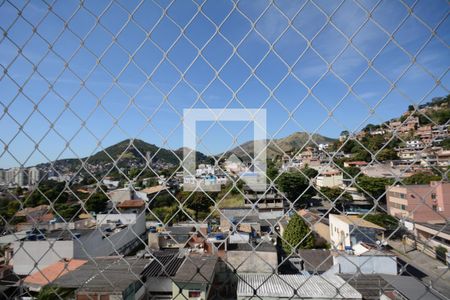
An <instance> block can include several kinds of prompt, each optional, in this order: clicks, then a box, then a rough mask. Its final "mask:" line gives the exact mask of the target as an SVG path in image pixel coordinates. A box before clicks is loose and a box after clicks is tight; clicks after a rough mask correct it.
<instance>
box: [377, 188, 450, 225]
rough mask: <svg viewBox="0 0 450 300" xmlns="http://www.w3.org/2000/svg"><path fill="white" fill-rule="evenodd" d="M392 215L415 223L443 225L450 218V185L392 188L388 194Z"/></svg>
mask: <svg viewBox="0 0 450 300" xmlns="http://www.w3.org/2000/svg"><path fill="white" fill-rule="evenodd" d="M386 195H387V196H386V198H387V199H386V202H387V208H388V212H389V214H390V215H392V216H394V217H397V218H406V219H409V220H411V221H413V222H427V223H443V222H446V221H448V220H449V218H450V183H449V182H431V183H430V184H414V185H404V186H400V185H397V186H391V187H388V188H387V193H386Z"/></svg>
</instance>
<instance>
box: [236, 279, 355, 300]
mask: <svg viewBox="0 0 450 300" xmlns="http://www.w3.org/2000/svg"><path fill="white" fill-rule="evenodd" d="M255 298H257V299H267V300H278V299H362V296H361V294H360V293H359V292H358V291H357V290H356V289H355V288H353V287H352V286H351V285H350V284H348V283H347V282H346V281H344V280H343V279H342V278H340V277H339V276H337V275H328V274H327V275H301V274H291V275H273V274H257V273H243V274H239V280H238V285H237V299H238V300H247V299H255Z"/></svg>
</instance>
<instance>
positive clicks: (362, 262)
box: [330, 243, 398, 275]
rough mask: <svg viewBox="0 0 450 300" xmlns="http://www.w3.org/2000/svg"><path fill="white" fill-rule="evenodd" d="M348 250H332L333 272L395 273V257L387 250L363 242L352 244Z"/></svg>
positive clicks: (331, 270)
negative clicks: (351, 247) (349, 250)
mask: <svg viewBox="0 0 450 300" xmlns="http://www.w3.org/2000/svg"><path fill="white" fill-rule="evenodd" d="M353 248H354V250H353V251H352V252H351V253H350V252H344V251H333V252H332V254H333V267H332V268H331V269H330V272H331V273H334V274H389V275H397V274H398V272H397V257H396V256H395V255H394V254H392V253H390V252H387V251H382V250H378V249H376V247H371V246H368V245H366V244H364V243H358V244H356V245H354V247H353Z"/></svg>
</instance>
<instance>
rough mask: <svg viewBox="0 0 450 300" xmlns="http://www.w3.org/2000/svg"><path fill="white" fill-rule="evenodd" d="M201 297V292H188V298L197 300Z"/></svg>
mask: <svg viewBox="0 0 450 300" xmlns="http://www.w3.org/2000/svg"><path fill="white" fill-rule="evenodd" d="M200 296H201V292H200V291H198V290H193V291H189V298H199V297H200Z"/></svg>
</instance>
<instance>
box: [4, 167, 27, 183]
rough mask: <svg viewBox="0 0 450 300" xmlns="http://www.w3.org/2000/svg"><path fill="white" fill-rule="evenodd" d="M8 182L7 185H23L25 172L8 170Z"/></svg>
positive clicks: (20, 169)
mask: <svg viewBox="0 0 450 300" xmlns="http://www.w3.org/2000/svg"><path fill="white" fill-rule="evenodd" d="M9 171H10V172H9V180H8V183H10V184H16V185H18V186H24V185H25V172H24V169H22V168H12V169H10V170H9Z"/></svg>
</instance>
